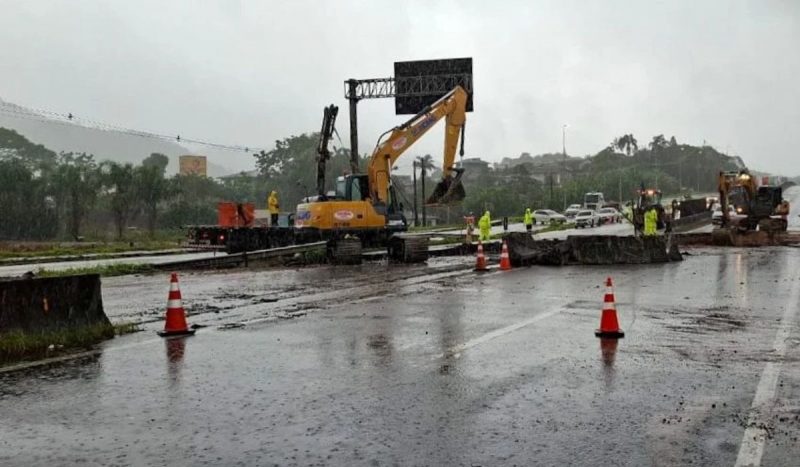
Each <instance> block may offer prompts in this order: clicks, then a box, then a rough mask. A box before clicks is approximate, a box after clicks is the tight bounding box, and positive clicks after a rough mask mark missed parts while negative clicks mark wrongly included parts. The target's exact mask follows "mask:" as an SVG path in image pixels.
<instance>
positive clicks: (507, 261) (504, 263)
mask: <svg viewBox="0 0 800 467" xmlns="http://www.w3.org/2000/svg"><path fill="white" fill-rule="evenodd" d="M500 270H501V271H509V270H511V258H509V257H508V244H506V241H505V240H503V250H502V251H501V252H500Z"/></svg>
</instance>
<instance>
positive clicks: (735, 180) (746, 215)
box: [712, 169, 790, 245]
mask: <svg viewBox="0 0 800 467" xmlns="http://www.w3.org/2000/svg"><path fill="white" fill-rule="evenodd" d="M718 190H719V201H720V208H721V210H722V222H721V225H720V226H719V228H716V229H714V230H713V231H712V235H713V239H714V243H716V244H721V245H722V244H733V245H738V244H740V243H742V242H743V241H745V237H746V236H749V237H752V238H751V239H750V240H748V241H749V242H750V243H757V242H758V241H763V240H762V239H760V238H758V236H756V235H754V234H752V232H755V231H759V232H764V233H765V234H766V235H773V234H775V233H779V232H785V231H786V228H787V225H788V224H787V222H786V216H788V215H789V208H790V207H789V202H788V201H786V200H785V199H783V191H782V190H781V187H778V186H769V185H762V186H757V185H756V181H755V178H754V177H753V176H752V175H750V173H749V172H748V171H747V170H746V169H742V170H740V171H738V172H720V173H719V179H718ZM729 206H731V207H733V211H734V212H735V215H734V216H731V214H730V209H729Z"/></svg>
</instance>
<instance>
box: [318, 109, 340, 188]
mask: <svg viewBox="0 0 800 467" xmlns="http://www.w3.org/2000/svg"><path fill="white" fill-rule="evenodd" d="M338 114H339V107H336V106H335V105H333V104H331V105H329V106H328V107H325V109H324V110H323V113H322V129H321V130H320V131H319V141H318V142H317V194H318V195H319V196H321V197H324V196H325V166H326V164H327V162H328V159H330V158H331V152H330V151H329V150H328V143H329V142H330V140H331V138H332V137H333V132H334V131H336V130H335V128H336V127H335V125H336V115H338Z"/></svg>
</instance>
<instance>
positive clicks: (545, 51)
mask: <svg viewBox="0 0 800 467" xmlns="http://www.w3.org/2000/svg"><path fill="white" fill-rule="evenodd" d="M0 11H2V15H0V98H2V99H4V100H7V101H10V102H14V103H17V104H21V105H26V106H30V107H40V108H46V109H51V110H56V111H63V112H67V111H69V112H73V113H75V114H80V115H83V116H86V117H88V118H94V119H96V120H99V121H103V122H108V123H114V124H118V125H123V126H126V127H132V128H137V129H145V130H152V131H156V132H163V133H166V134H173V133H180V134H182V135H186V136H188V137H195V138H203V139H208V140H212V141H215V142H222V143H229V144H240V145H251V146H272V144H273V143H274V141H275V140H276V139H280V138H283V137H285V136H288V135H292V134H299V133H303V132H309V131H317V130H318V129H319V126H320V120H321V115H322V107H323V106H324V105H327V104H330V103H335V104H337V105H340V106H341V107H342V111H341V112H340V119H339V123H338V125H337V127H338V129H339V131H340V133H341V135H342V138H343V139H344V140H345V141H346V142H347V141H348V138H349V136H348V124H347V117H346V116H347V112H346V109H347V103H346V101H345V100H344V97H343V84H342V82H343V81H344V80H345V79H347V78H351V77H353V78H373V77H385V76H391V74H392V71H393V62H394V61H400V60H417V59H432V58H446V57H473V71H474V82H475V111H474V112H473V113H472V114H470V115H468V117H467V140H466V151H467V156H468V157H476V156H477V157H482V158H484V159H487V160H491V161H499V160H500V159H501V158H502V157H504V156H518V155H519V154H520V153H522V152H530V153H532V154H537V153H542V152H556V151H560V150H561V128H562V125H563V124H567V125H569V126H568V129H567V152H569V153H570V154H572V155H580V156H582V155H586V154H589V153H592V154H593V153H595V152H597V151H598V150H600V149H602V148H603V147H604V146H605V145H607V144H608V143H609V142H610V141H611V140H612V139H613V138H614V137H615V136H619V135H621V134H623V133H633V134H634V135H635V136H636V137H637V138H638V140H639V141H640V142H641V143H645V142H646V141H649V140H650V139H651V137H652V136H653V135H656V134H659V133H663V134H665V135H666V136H667V137H669V136H671V135H675V136H676V138H677V139H678V141H681V142H687V143H692V144H700V143H702V142H703V140H706V141H707V142H708V143H709V144H712V145H714V146H715V147H717V148H719V149H720V150H723V151H729V152H730V153H732V154H737V155H741V156H742V157H743V158H744V159H745V161H746V162H747V163H748V165H750V166H751V167H753V168H756V169H761V170H769V171H774V172H779V173H786V172H788V173H791V174H800V157H798V151H797V148H798V142H797V139H798V137H799V136H800V1H795V0H785V1H784V0H759V1H734V0H718V1H711V0H705V1H696V0H693V1H691V0H690V1H678V0H670V1H660V2H657V1H641V0H629V1H564V0H558V1H500V0H498V1H492V2H489V1H485V0H476V1H469V0H460V1H431V0H428V1H407V2H404V1H397V0H394V1H380V0H368V1H333V0H331V1H302V0H291V1H289V0H285V1H256V0H252V1H219V2H217V1H197V0H195V1H188V0H187V1H168V2H163V1H142V0H137V1H130V0H124V1H122V0H121V1H88V0H83V1H81V0H72V1H66V0H65V1H44V0H36V1H29V0H19V1H17V0H0ZM404 119H405V117H403V116H395V115H394V107H393V103H392V101H391V100H388V99H384V100H371V101H364V102H362V103H361V104H359V123H360V125H359V132H360V146H361V149H362V152H365V151H371V150H372V148H373V147H374V145H375V141H376V139H377V137H378V135H379V134H380V133H382V132H383V131H385V130H386V129H388V128H390V127H392V126H394V125H396V124H398V123H400V122H402V121H403V120H404ZM441 147H442V133H441V131H437V132H432V133H431V134H429V135H428V136H426V138H424V139H423V140H421V141H420V142H419V143H418V144H417V146H414V147H412V149H411V150H410V151H411V153H412V154H421V153H426V152H429V153H431V154H433V155H434V156H436V155H438V154H441ZM228 157H229V160H227V161H225V162H224V164H225V165H226V166H228V167H231V168H233V169H236V170H240V169H245V168H248V167H251V166H252V164H253V161H252V157H250V156H248V155H246V154H239V153H232V154H230V156H228ZM408 159H410V158H406V160H408Z"/></svg>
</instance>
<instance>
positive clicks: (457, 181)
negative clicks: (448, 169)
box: [425, 170, 467, 205]
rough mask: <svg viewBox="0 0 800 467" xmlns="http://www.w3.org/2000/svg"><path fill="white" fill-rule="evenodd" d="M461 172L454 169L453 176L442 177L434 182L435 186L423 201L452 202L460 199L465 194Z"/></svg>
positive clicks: (434, 202)
mask: <svg viewBox="0 0 800 467" xmlns="http://www.w3.org/2000/svg"><path fill="white" fill-rule="evenodd" d="M463 174H464V171H463V170H455V175H454V176H452V177H449V178H444V179H442V181H440V182H439V183H437V184H436V188H434V189H433V193H431V195H430V196H429V197H428V199H427V200H426V201H425V204H427V205H436V204H454V203H458V202H459V201H462V200H463V199H464V198H465V197H466V196H467V193H466V192H465V191H464V185H463V184H462V183H461V176H462V175H463Z"/></svg>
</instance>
